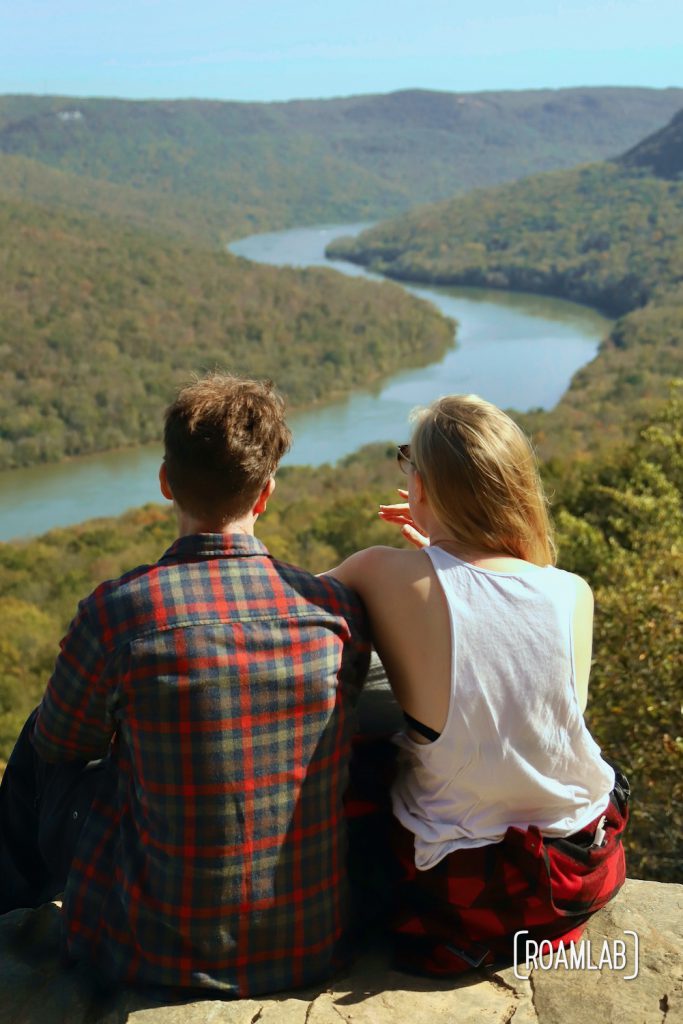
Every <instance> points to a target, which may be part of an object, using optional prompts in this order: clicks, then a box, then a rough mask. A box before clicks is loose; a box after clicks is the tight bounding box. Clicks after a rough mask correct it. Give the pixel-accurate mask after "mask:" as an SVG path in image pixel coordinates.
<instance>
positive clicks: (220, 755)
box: [34, 533, 367, 996]
mask: <svg viewBox="0 0 683 1024" xmlns="http://www.w3.org/2000/svg"><path fill="white" fill-rule="evenodd" d="M366 667H367V633H366V625H365V619H364V615H363V611H362V608H361V606H360V604H359V603H358V601H357V600H356V599H355V597H354V595H353V594H352V593H351V592H350V591H348V590H346V589H345V588H344V587H342V586H341V585H339V584H338V583H336V581H333V580H330V579H326V578H321V579H318V578H316V577H314V576H311V575H310V574H309V573H306V572H303V571H302V570H298V569H294V568H293V567H291V566H286V565H284V564H282V563H278V562H276V561H274V560H273V559H271V558H270V556H269V555H268V554H267V552H266V550H265V548H264V547H263V545H262V544H260V542H258V541H257V540H255V539H254V538H253V537H250V536H244V535H242V534H238V533H235V534H228V535H220V534H196V535H193V536H189V537H183V538H181V539H180V540H179V541H177V542H176V543H175V544H174V545H173V547H172V548H170V549H169V551H168V552H167V553H166V555H165V556H164V557H163V558H162V559H161V561H160V562H159V563H157V565H155V566H149V567H143V568H141V569H138V570H135V571H134V572H133V573H130V574H128V575H127V576H125V577H123V578H122V579H121V580H120V581H115V582H113V583H106V584H103V585H102V586H101V587H100V588H98V590H96V591H95V593H94V594H93V595H92V596H91V597H90V598H88V599H87V601H85V602H83V604H82V605H81V608H80V611H79V616H78V617H77V619H76V620H75V621H74V624H73V625H72V629H71V631H70V633H69V636H68V637H67V639H66V641H65V644H64V647H63V650H62V654H61V656H60V659H59V661H58V665H57V669H56V672H55V675H54V676H53V678H52V680H51V683H50V686H49V687H48V690H47V693H46V696H45V698H44V701H43V705H42V706H41V711H40V714H39V718H38V721H37V725H36V731H35V736H34V743H35V745H36V748H37V751H38V753H39V754H41V755H42V756H43V757H44V758H45V759H47V760H60V759H64V758H67V757H68V756H71V757H73V756H74V755H76V756H78V755H80V756H89V757H97V756H105V755H107V757H108V759H109V762H110V764H111V771H110V772H109V775H108V780H107V785H105V786H104V787H103V789H102V791H101V794H100V796H99V798H98V799H97V800H96V802H95V803H94V805H93V807H92V809H91V812H90V815H89V817H88V820H87V822H86V824H85V826H84V829H83V832H82V834H81V838H80V841H79V844H78V847H77V850H76V855H75V857H74V860H73V862H72V865H71V872H70V874H69V879H68V884H67V889H66V894H65V903H64V910H65V918H66V927H67V944H68V949H69V952H70V953H72V954H73V955H74V956H76V957H78V958H82V957H85V958H88V959H92V960H93V961H94V962H95V963H97V965H98V966H99V967H100V969H104V970H106V971H107V972H108V973H109V974H110V975H111V976H113V977H116V978H125V979H126V980H129V981H144V982H149V983H152V984H159V985H171V986H182V987H207V988H220V989H224V990H225V991H226V992H230V993H233V994H235V995H241V996H243V995H248V994H256V993H258V992H264V991H274V990H277V989H281V988H288V987H294V986H300V985H303V984H307V983H309V982H311V981H313V980H315V979H316V978H319V977H322V976H324V975H325V974H327V973H329V971H330V969H331V967H332V966H333V964H334V958H335V955H336V952H337V945H338V943H339V940H340V938H341V937H342V933H343V930H344V925H345V921H346V914H347V905H348V900H347V898H346V883H345V864H344V859H345V829H344V824H343V817H342V806H341V801H342V796H343V792H344V788H345V785H346V767H347V761H348V752H349V742H350V732H351V722H350V718H349V711H350V709H351V707H352V705H353V703H354V701H355V697H356V695H357V692H358V689H359V687H360V685H361V683H362V679H363V676H364V673H365V669H366ZM112 735H114V737H115V738H114V742H113V745H112V747H111V752H110V753H109V754H107V750H108V748H109V743H110V739H111V737H112Z"/></svg>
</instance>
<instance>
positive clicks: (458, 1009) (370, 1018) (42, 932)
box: [0, 880, 683, 1024]
mask: <svg viewBox="0 0 683 1024" xmlns="http://www.w3.org/2000/svg"><path fill="white" fill-rule="evenodd" d="M59 914H60V911H59V908H58V906H57V905H55V904H52V903H50V904H46V905H45V906H43V907H41V908H39V909H38V910H16V911H13V912H12V913H11V914H6V915H5V916H4V917H2V918H0V1024H123V1022H131V1024H181V1022H182V1024H200V1022H201V1024H205V1022H206V1024H256V1022H257V1021H258V1022H260V1024H340V1022H347V1024H400V1022H404V1021H407V1022H410V1024H470V1022H472V1024H474V1022H476V1024H510V1022H514V1024H536V1022H540V1024H560V1022H561V1024H566V1022H571V1024H575V1022H576V1024H611V1022H615V1024H616V1022H618V1024H678V1022H683V885H665V884H659V883H656V882H640V881H634V880H629V881H627V883H626V885H625V886H624V888H623V889H622V891H621V893H620V894H619V896H618V897H617V899H616V900H615V901H614V902H613V903H612V904H610V906H608V907H607V908H606V909H605V910H603V911H601V912H600V913H599V914H597V915H596V916H595V917H594V918H593V919H592V921H591V922H590V924H589V926H588V928H587V930H586V933H585V937H584V939H583V940H582V942H581V943H580V944H578V945H577V946H576V947H574V954H573V964H572V955H571V954H570V951H569V950H568V951H567V954H566V957H562V956H559V957H558V956H557V955H555V956H554V957H552V963H551V957H550V956H549V955H548V953H547V951H546V950H543V949H541V950H539V951H538V955H537V956H536V958H535V959H536V963H535V965H534V963H533V962H531V963H530V964H529V968H528V970H527V967H526V965H524V964H519V965H518V966H517V969H515V968H514V967H510V968H507V969H506V970H502V971H497V972H493V971H479V972H476V971H475V972H472V974H470V975H468V976H466V977H465V978H464V979H463V980H461V981H459V982H455V983H454V982H436V981H431V980H428V979H421V978H413V977H410V976H408V975H404V974H399V973H397V972H395V971H392V970H390V969H389V967H388V960H387V955H386V953H385V952H384V951H383V950H379V949H374V950H373V951H372V952H370V953H366V954H365V955H364V956H362V957H361V958H360V959H359V961H358V963H357V964H356V966H355V968H354V969H353V971H352V972H351V973H350V974H349V975H348V976H346V977H343V978H339V979H336V980H335V981H333V982H331V983H330V984H329V985H327V986H325V987H323V988H319V989H315V990H310V991H303V992H295V993H283V994H280V995H276V996H270V997H267V998H259V999H245V1000H238V1001H235V1002H221V1001H217V1000H204V1001H200V1002H191V1003H185V1004H176V1005H161V1004H159V1003H155V1002H152V1001H151V1000H150V999H149V998H146V997H144V996H142V995H141V994H139V993H136V992H133V991H131V990H122V991H120V992H118V993H117V994H116V995H115V996H111V997H108V998H105V997H103V996H101V995H98V994H96V993H94V992H93V991H92V989H91V987H90V986H89V984H88V979H87V975H86V974H85V973H83V972H80V971H79V970H77V969H70V970H69V969H65V968H63V967H62V966H60V963H59V955H58V949H59ZM633 933H635V936H634V934H633ZM636 938H637V943H638V950H637V952H636V948H635V944H636ZM529 952H530V953H531V954H532V961H533V954H534V953H536V952H537V951H536V950H534V948H533V947H531V948H530V950H529ZM582 958H583V963H581V960H582ZM636 971H637V977H630V976H631V975H633V974H634V973H636ZM629 978H630V980H629Z"/></svg>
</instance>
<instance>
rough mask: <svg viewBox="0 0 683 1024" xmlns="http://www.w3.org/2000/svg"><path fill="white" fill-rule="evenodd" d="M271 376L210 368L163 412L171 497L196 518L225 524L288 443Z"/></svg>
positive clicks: (253, 495) (249, 500)
mask: <svg viewBox="0 0 683 1024" xmlns="http://www.w3.org/2000/svg"><path fill="white" fill-rule="evenodd" d="M291 439H292V435H291V433H290V430H289V428H288V426H287V424H286V423H285V419H284V401H283V399H282V397H281V396H280V395H279V394H278V392H277V391H276V390H275V389H274V387H273V385H272V383H271V382H270V381H260V380H246V379H244V378H241V377H234V376H232V375H231V374H226V373H217V372H216V373H210V374H208V375H207V376H206V377H202V378H201V379H199V380H196V381H194V382H193V383H192V384H188V385H187V386H186V387H184V388H181V390H180V391H179V392H178V396H177V398H176V400H175V402H173V403H172V404H171V405H170V406H169V407H168V409H167V410H166V418H165V425H164V448H165V455H164V461H165V463H166V474H167V476H168V482H169V484H170V487H171V490H172V491H173V497H174V498H175V500H176V501H177V502H178V504H179V505H180V507H181V508H182V509H183V510H185V511H187V512H189V513H190V514H191V515H193V516H195V517H196V518H198V519H199V520H205V521H212V520H213V521H216V520H218V519H220V520H221V521H222V522H230V520H232V519H238V518H239V517H240V516H243V515H245V514H246V513H247V512H248V511H249V510H250V509H251V508H253V506H254V503H255V502H256V500H257V498H258V496H259V494H260V493H261V491H262V490H263V488H264V487H265V486H266V484H267V482H268V480H269V479H270V477H271V476H272V475H273V473H274V472H275V470H276V468H277V465H278V463H279V461H280V459H281V458H282V456H283V455H284V454H285V452H287V450H288V449H289V446H290V444H291Z"/></svg>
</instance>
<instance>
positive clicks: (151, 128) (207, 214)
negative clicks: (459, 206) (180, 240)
mask: <svg viewBox="0 0 683 1024" xmlns="http://www.w3.org/2000/svg"><path fill="white" fill-rule="evenodd" d="M681 105H683V90H681V89H664V90H652V89H626V88H612V89H609V88H595V89H588V88H586V89H561V90H537V91H532V92H524V91H520V92H504V93H496V92H488V93H436V92H428V91H421V90H412V91H404V92H397V93H392V94H389V95H385V96H354V97H349V98H345V99H336V100H306V101H294V102H290V103H220V102H209V101H199V100H188V101H173V102H172V101H154V102H153V101H145V102H127V101H122V100H109V99H85V98H84V99H73V98H71V99H67V98H65V97H36V96H6V97H0V153H1V154H6V155H10V156H14V157H23V158H29V159H30V160H32V161H35V162H38V163H40V164H44V165H46V166H48V167H50V168H53V169H58V170H59V171H61V172H62V174H64V175H70V176H71V175H73V178H72V179H71V185H69V183H68V181H67V179H66V178H62V179H61V182H60V183H59V185H58V186H57V185H56V184H55V179H53V180H52V185H51V186H49V187H51V194H52V200H53V201H59V202H60V203H65V204H66V205H71V204H73V203H75V204H76V205H78V203H79V201H80V200H79V196H78V192H79V189H78V184H77V183H78V181H79V180H80V179H83V181H84V191H85V193H87V201H88V203H89V204H92V203H93V202H94V201H95V200H96V199H100V198H101V199H102V200H103V201H104V203H105V205H107V206H108V207H111V205H112V204H118V205H119V208H120V210H121V212H122V216H124V217H125V216H126V213H125V206H126V204H127V202H128V200H129V199H130V198H131V193H137V199H135V200H134V201H133V205H134V206H135V207H136V208H137V209H138V210H139V209H140V208H146V209H147V210H148V211H149V212H150V213H151V212H152V211H154V212H155V213H156V216H157V228H158V229H160V230H161V229H164V228H165V220H166V215H168V216H169V219H170V224H171V228H172V229H173V228H177V226H178V221H179V220H184V219H185V212H186V204H189V208H190V209H191V210H194V212H195V214H196V216H195V228H194V230H195V232H197V233H201V234H202V237H204V238H205V239H206V240H207V241H211V242H213V243H216V242H218V241H219V240H225V239H227V238H236V237H238V236H239V235H243V234H250V233H253V232H254V231H257V230H259V229H261V230H267V229H268V228H277V227H286V226H291V225H295V224H296V225H298V224H314V223H319V222H321V221H328V222H335V221H337V222H339V221H344V220H349V221H351V220H366V219H373V218H376V217H379V216H387V215H388V214H391V213H394V212H396V211H398V210H404V209H407V208H408V207H409V206H412V205H414V204H415V203H418V202H425V201H429V200H436V199H442V198H446V197H448V196H451V195H452V194H453V193H455V192H457V191H462V190H465V189H468V188H472V187H474V186H476V185H485V184H495V183H498V182H502V181H509V180H512V179H514V178H519V177H522V176H523V175H526V174H532V173H534V172H537V171H543V170H549V169H551V168H556V167H569V166H573V165H575V164H577V163H580V162H585V161H589V160H596V159H602V158H604V157H608V156H613V155H614V154H616V153H619V152H621V151H622V150H624V149H626V148H627V147H629V146H632V145H633V144H634V143H635V142H636V141H637V140H638V139H640V138H642V137H643V136H644V135H645V134H647V133H649V132H652V131H654V130H655V129H657V128H659V127H660V126H661V125H662V124H664V123H665V122H666V121H667V120H668V119H669V118H670V117H671V115H672V114H673V112H674V111H675V110H677V109H678V108H679V107H680V106H681ZM24 167H25V172H26V173H25V175H24V177H23V178H22V177H21V176H17V174H16V173H14V172H13V173H11V174H10V175H8V176H7V178H8V179H9V180H3V183H2V185H0V188H1V189H3V190H4V194H5V195H10V194H11V195H13V196H14V197H19V196H21V197H23V198H28V199H40V198H41V196H42V198H45V188H46V186H45V183H44V182H41V181H39V180H37V176H36V173H35V170H34V171H33V172H31V170H30V169H29V167H28V165H24ZM3 178H5V175H3ZM96 182H99V183H100V184H105V183H106V184H108V185H109V186H110V188H109V189H108V190H100V191H99V192H98V190H97V189H96V187H95V183H96ZM117 188H119V189H123V190H124V191H123V192H118V193H117V191H116V189H117ZM38 193H40V194H38ZM169 199H172V200H173V204H170V203H168V200H169ZM164 200H166V202H164ZM177 203H180V206H181V210H180V213H178V212H177V211H175V212H174V209H173V205H175V204H177ZM187 212H189V210H187Z"/></svg>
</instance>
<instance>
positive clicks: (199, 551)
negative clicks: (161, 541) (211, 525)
mask: <svg viewBox="0 0 683 1024" xmlns="http://www.w3.org/2000/svg"><path fill="white" fill-rule="evenodd" d="M249 555H261V556H265V557H266V558H269V557H270V555H269V552H268V548H267V547H266V546H265V544H263V543H262V542H261V541H260V540H259V539H258V538H257V537H253V536H251V535H250V534H246V533H193V534H190V535H188V536H187V537H179V538H178V540H176V541H174V543H173V544H171V546H170V548H169V549H168V551H166V552H164V554H163V555H162V557H161V558H160V559H159V562H160V563H161V564H163V563H168V562H185V561H198V560H202V559H208V558H244V557H248V556H249Z"/></svg>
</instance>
